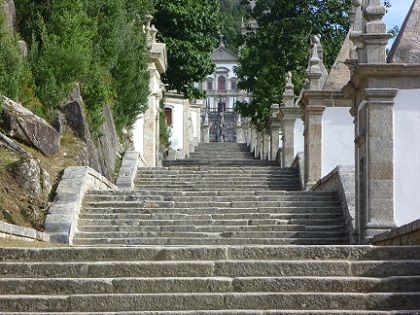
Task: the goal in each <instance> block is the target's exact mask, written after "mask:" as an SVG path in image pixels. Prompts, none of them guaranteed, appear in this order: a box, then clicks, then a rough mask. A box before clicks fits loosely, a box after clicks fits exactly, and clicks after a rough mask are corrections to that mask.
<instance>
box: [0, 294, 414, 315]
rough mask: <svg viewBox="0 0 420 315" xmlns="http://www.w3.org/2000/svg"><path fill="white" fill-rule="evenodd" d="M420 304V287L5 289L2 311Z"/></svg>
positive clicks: (393, 306)
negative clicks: (381, 289) (201, 290)
mask: <svg viewBox="0 0 420 315" xmlns="http://www.w3.org/2000/svg"><path fill="white" fill-rule="evenodd" d="M254 308H256V309H259V310H272V309H300V310H313V309H327V310H328V309H346V310H398V309H403V310H404V309H407V308H409V309H420V293H416V292H404V293H368V294H362V293H348V292H346V293H318V292H310V293H278V292H258V293H254V292H252V293H177V294H174V293H166V294H165V293H161V294H112V295H109V294H90V295H60V296H57V295H49V296H43V295H19V296H13V295H11V296H10V295H3V296H0V311H13V312H16V311H31V312H33V311H37V312H46V311H47V312H48V311H56V310H64V311H76V312H77V311H79V310H83V311H92V312H110V311H111V312H112V311H130V310H133V309H135V310H137V311H138V310H144V311H169V310H171V311H176V310H194V311H195V310H212V309H232V310H236V309H254Z"/></svg>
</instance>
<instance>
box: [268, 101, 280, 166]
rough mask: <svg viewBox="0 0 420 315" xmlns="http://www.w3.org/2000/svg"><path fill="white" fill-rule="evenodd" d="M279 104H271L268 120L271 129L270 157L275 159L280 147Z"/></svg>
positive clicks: (272, 159) (271, 159)
mask: <svg viewBox="0 0 420 315" xmlns="http://www.w3.org/2000/svg"><path fill="white" fill-rule="evenodd" d="M279 109H280V106H279V104H273V105H271V117H270V120H269V122H268V124H269V129H270V155H269V157H268V159H269V160H270V161H275V160H276V158H277V152H278V151H279V147H280V126H281V125H280V120H279Z"/></svg>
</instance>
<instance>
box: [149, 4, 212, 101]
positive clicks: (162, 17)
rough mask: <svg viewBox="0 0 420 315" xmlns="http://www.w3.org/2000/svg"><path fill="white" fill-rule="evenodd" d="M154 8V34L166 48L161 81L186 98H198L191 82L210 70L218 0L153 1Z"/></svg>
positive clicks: (201, 77)
mask: <svg viewBox="0 0 420 315" xmlns="http://www.w3.org/2000/svg"><path fill="white" fill-rule="evenodd" d="M155 10H156V13H155V21H154V22H155V24H156V27H157V29H158V30H159V33H158V37H159V38H160V40H161V41H162V42H164V43H165V44H166V45H167V49H168V61H169V68H168V70H167V72H166V74H165V75H164V77H163V80H164V83H165V84H167V85H168V87H169V89H171V90H176V91H178V92H181V93H183V94H184V95H185V96H186V97H188V98H199V97H200V96H201V94H200V93H199V90H197V89H196V88H194V83H195V82H202V81H203V80H204V79H205V78H206V77H207V76H208V75H210V74H211V73H213V71H214V64H213V62H212V61H211V59H210V53H211V52H212V51H213V49H214V48H215V46H216V44H217V38H218V36H219V32H220V30H219V26H218V12H219V0H206V1H196V0H176V1H167V0H156V5H155Z"/></svg>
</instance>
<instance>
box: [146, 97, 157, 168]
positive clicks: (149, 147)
mask: <svg viewBox="0 0 420 315" xmlns="http://www.w3.org/2000/svg"><path fill="white" fill-rule="evenodd" d="M155 100H156V96H155V95H151V96H149V107H148V109H147V110H146V112H145V113H144V132H143V139H144V140H143V141H144V142H143V143H144V149H143V150H144V157H143V158H144V161H145V162H146V166H148V167H155V166H156V162H157V153H158V152H157V151H156V148H157V147H158V146H159V143H158V142H159V138H157V139H156V129H157V128H158V126H156V121H157V119H156V117H158V116H159V107H158V106H157V105H156V101H155Z"/></svg>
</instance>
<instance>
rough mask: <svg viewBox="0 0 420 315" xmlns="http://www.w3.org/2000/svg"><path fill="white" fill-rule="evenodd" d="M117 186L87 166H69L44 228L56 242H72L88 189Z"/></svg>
mask: <svg viewBox="0 0 420 315" xmlns="http://www.w3.org/2000/svg"><path fill="white" fill-rule="evenodd" d="M92 189H96V190H108V189H115V190H116V189H117V187H116V186H115V185H114V184H112V183H111V182H110V181H108V180H107V179H106V178H105V177H103V176H102V175H100V174H99V173H97V172H96V171H94V170H93V169H91V168H89V167H69V168H67V169H66V170H65V171H64V174H63V177H62V179H61V181H60V183H59V185H58V187H57V190H56V197H55V201H54V205H53V206H52V207H51V208H50V214H49V215H48V216H47V219H46V221H45V228H46V231H47V232H48V233H50V235H51V239H52V240H54V241H56V242H62V243H70V244H71V243H72V240H73V235H74V233H75V231H76V222H77V218H78V216H79V212H80V209H81V207H82V201H83V198H84V195H85V194H86V192H87V191H88V190H92Z"/></svg>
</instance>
